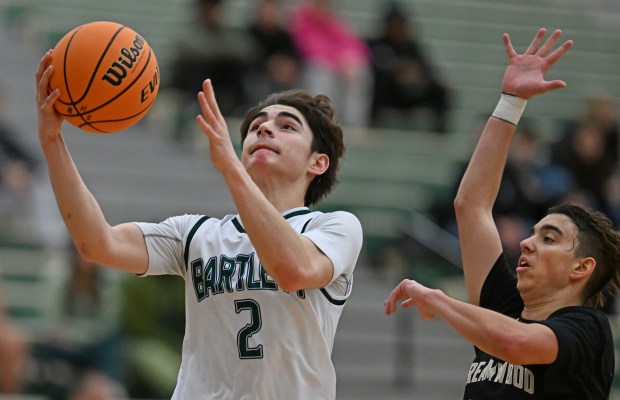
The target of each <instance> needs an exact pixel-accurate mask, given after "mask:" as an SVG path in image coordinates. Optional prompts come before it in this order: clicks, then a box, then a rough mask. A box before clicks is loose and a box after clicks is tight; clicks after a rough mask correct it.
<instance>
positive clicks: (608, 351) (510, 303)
mask: <svg viewBox="0 0 620 400" xmlns="http://www.w3.org/2000/svg"><path fill="white" fill-rule="evenodd" d="M516 284H517V278H516V275H515V274H514V272H513V271H512V270H511V269H510V267H509V266H508V263H507V261H506V257H505V256H504V255H502V256H501V257H500V258H499V259H498V260H497V262H496V263H495V265H494V266H493V268H492V270H491V271H490V272H489V276H488V277H487V279H486V281H485V283H484V285H483V287H482V291H481V294H480V306H482V307H485V308H488V309H491V310H494V311H497V312H500V313H502V314H505V315H507V316H510V317H513V318H519V317H520V315H521V312H522V311H523V300H522V299H521V296H520V295H519V292H518V290H517V285H516ZM520 320H521V321H522V322H525V323H540V324H544V325H546V326H548V327H549V328H551V330H553V332H554V333H555V335H556V336H557V338H558V346H559V347H558V357H557V359H556V361H555V362H554V363H553V364H545V365H512V364H510V363H508V362H505V361H503V360H501V359H498V358H496V357H492V356H490V355H489V354H487V353H485V352H483V351H481V350H480V349H478V348H474V349H475V353H476V356H475V359H474V361H473V363H472V365H471V367H470V369H469V372H468V374H467V383H466V386H465V395H464V396H463V398H464V399H465V400H482V399H484V400H487V399H502V400H509V399H563V400H568V399H579V400H586V399H607V398H609V392H610V389H611V383H612V378H613V373H614V362H615V361H614V344H613V338H612V334H611V327H610V325H609V320H608V319H607V317H606V316H605V314H604V313H603V312H602V311H600V310H596V309H593V308H590V307H585V306H580V307H565V308H562V309H559V310H557V311H555V312H554V313H553V314H551V315H550V316H549V318H547V319H546V320H543V321H527V320H524V319H520Z"/></svg>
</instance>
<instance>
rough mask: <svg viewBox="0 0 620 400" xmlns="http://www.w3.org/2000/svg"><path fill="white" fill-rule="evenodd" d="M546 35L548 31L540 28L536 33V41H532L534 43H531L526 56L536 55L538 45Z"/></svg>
mask: <svg viewBox="0 0 620 400" xmlns="http://www.w3.org/2000/svg"><path fill="white" fill-rule="evenodd" d="M545 33H547V30H546V29H545V28H540V29H539V30H538V32H536V36H534V39H532V43H530V45H529V47H528V48H527V50H526V51H525V53H524V54H536V50H537V49H538V45H539V44H540V41H541V40H542V38H543V36H545Z"/></svg>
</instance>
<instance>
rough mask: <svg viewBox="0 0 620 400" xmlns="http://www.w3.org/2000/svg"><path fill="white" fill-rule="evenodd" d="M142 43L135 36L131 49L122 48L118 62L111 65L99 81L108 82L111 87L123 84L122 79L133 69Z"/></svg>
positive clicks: (142, 40) (141, 40)
mask: <svg viewBox="0 0 620 400" xmlns="http://www.w3.org/2000/svg"><path fill="white" fill-rule="evenodd" d="M144 43H145V41H144V39H143V38H142V37H141V36H140V35H138V34H136V38H135V39H134V41H133V43H132V47H130V48H126V47H123V48H122V49H121V51H120V53H121V56H120V57H118V61H114V62H113V63H112V65H111V66H110V68H108V70H107V71H106V73H105V74H104V75H103V76H102V77H101V80H104V81H106V82H108V83H109V84H111V85H112V86H120V85H121V84H122V83H123V79H125V78H126V77H127V72H128V71H129V70H131V69H132V68H133V66H134V64H135V62H136V61H137V60H138V58H139V57H140V54H141V53H142V49H143V48H144Z"/></svg>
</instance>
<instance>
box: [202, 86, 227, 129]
mask: <svg viewBox="0 0 620 400" xmlns="http://www.w3.org/2000/svg"><path fill="white" fill-rule="evenodd" d="M202 89H203V91H204V92H205V97H206V99H207V104H208V106H209V109H210V110H211V112H212V114H213V116H214V117H215V118H217V120H218V122H221V120H222V119H223V117H222V113H221V112H220V106H219V105H218V104H217V100H216V99H215V91H214V90H213V83H212V82H211V79H205V81H204V82H203V83H202Z"/></svg>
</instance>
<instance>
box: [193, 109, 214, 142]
mask: <svg viewBox="0 0 620 400" xmlns="http://www.w3.org/2000/svg"><path fill="white" fill-rule="evenodd" d="M196 122H197V123H198V127H199V128H200V129H201V130H202V131H203V132H204V133H205V134H206V135H207V137H208V138H209V141H210V142H211V141H212V140H214V137H215V135H216V133H215V131H214V130H213V128H212V127H211V125H210V124H209V123H208V122H207V121H206V120H205V119H204V117H203V116H202V115H197V116H196Z"/></svg>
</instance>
